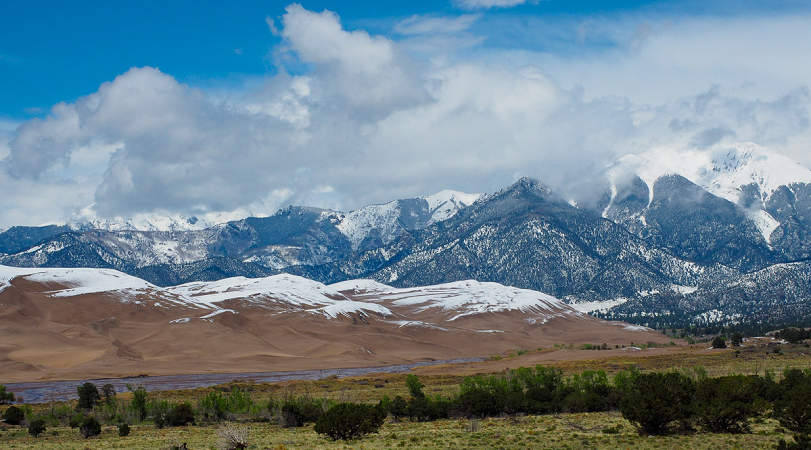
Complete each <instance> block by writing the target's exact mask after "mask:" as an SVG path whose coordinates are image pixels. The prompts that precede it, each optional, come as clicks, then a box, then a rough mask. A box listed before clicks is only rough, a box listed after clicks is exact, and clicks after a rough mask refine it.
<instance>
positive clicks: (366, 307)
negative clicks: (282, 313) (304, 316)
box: [307, 300, 394, 319]
mask: <svg viewBox="0 0 811 450" xmlns="http://www.w3.org/2000/svg"><path fill="white" fill-rule="evenodd" d="M307 311H308V312H311V313H318V314H323V315H324V316H326V317H328V318H330V319H337V318H338V316H347V317H350V313H356V314H357V313H360V312H362V311H370V312H374V313H377V314H380V315H382V316H393V315H394V314H393V313H392V312H391V311H390V310H389V309H388V308H386V307H385V306H381V305H376V304H374V303H367V302H357V301H353V300H341V301H336V302H335V303H333V304H331V305H327V306H322V307H321V308H314V309H308V310H307Z"/></svg>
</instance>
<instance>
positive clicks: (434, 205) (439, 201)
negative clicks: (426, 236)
mask: <svg viewBox="0 0 811 450" xmlns="http://www.w3.org/2000/svg"><path fill="white" fill-rule="evenodd" d="M481 197H482V194H466V193H464V192H459V191H452V190H448V189H446V190H444V191H440V192H437V193H436V194H434V195H429V196H427V197H422V198H424V199H425V201H427V202H428V209H429V210H430V212H431V221H430V222H429V224H431V223H435V222H442V221H443V220H448V219H450V218H451V217H453V216H454V215H455V214H456V213H457V212H458V211H459V210H460V209H462V208H466V207H468V206H470V205H472V204H473V203H475V202H476V200H478V199H480V198H481Z"/></svg>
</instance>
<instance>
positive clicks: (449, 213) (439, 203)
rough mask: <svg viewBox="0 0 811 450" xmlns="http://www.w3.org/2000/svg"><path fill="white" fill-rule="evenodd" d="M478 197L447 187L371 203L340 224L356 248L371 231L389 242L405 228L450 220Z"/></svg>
mask: <svg viewBox="0 0 811 450" xmlns="http://www.w3.org/2000/svg"><path fill="white" fill-rule="evenodd" d="M479 198H481V194H465V193H463V192H457V191H451V190H444V191H441V192H438V193H436V194H434V195H430V196H427V197H417V198H414V199H405V200H395V201H392V202H388V203H384V204H382V205H369V206H365V207H363V208H360V209H357V210H355V211H352V212H350V213H348V214H346V215H345V216H344V217H343V219H342V220H341V222H340V223H339V224H338V225H337V227H338V229H339V230H340V231H341V233H343V234H344V236H346V237H347V238H348V239H349V241H350V242H352V246H353V248H355V249H357V248H358V247H359V246H360V245H361V243H362V242H363V241H364V240H365V239H367V237H369V236H370V235H372V233H374V234H375V235H376V237H378V238H379V239H380V240H381V242H382V243H388V242H391V241H392V240H393V239H394V238H396V237H397V236H398V235H399V234H400V233H402V232H403V230H410V229H419V228H424V227H427V226H429V225H431V224H433V223H436V222H441V221H443V220H446V219H449V218H451V217H453V216H454V215H455V214H456V213H457V212H458V211H459V210H460V209H462V208H465V207H467V206H469V205H470V204H472V203H473V202H475V201H476V200H478V199H479Z"/></svg>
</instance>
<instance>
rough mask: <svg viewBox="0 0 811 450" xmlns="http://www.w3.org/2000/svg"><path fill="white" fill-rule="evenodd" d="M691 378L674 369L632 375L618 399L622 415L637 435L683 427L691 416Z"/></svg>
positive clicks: (660, 432) (692, 386) (662, 432)
mask: <svg viewBox="0 0 811 450" xmlns="http://www.w3.org/2000/svg"><path fill="white" fill-rule="evenodd" d="M694 390H695V386H694V385H693V380H691V379H690V378H688V377H686V376H684V375H682V374H680V373H676V372H670V373H646V374H640V375H638V376H636V378H635V379H634V381H633V382H632V383H631V386H630V388H629V390H628V391H627V392H626V393H625V395H624V396H623V398H622V401H621V402H620V411H621V412H622V417H624V418H625V419H626V420H628V421H629V422H631V423H633V424H634V425H635V426H636V427H637V431H638V432H639V434H640V435H649V434H652V435H661V434H666V433H668V432H671V431H674V430H675V429H676V428H677V427H681V428H682V429H685V428H687V427H688V424H689V420H690V419H691V418H692V416H693V404H692V402H693V392H694Z"/></svg>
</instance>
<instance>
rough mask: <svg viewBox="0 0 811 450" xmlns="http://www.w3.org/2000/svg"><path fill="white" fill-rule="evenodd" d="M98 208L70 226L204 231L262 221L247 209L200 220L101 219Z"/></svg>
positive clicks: (153, 216) (158, 216)
mask: <svg viewBox="0 0 811 450" xmlns="http://www.w3.org/2000/svg"><path fill="white" fill-rule="evenodd" d="M94 206H95V205H90V206H88V207H87V208H84V209H82V210H81V211H80V212H79V213H78V214H76V215H74V216H73V217H71V219H70V220H68V226H70V228H71V229H73V230H75V231H87V230H104V231H200V230H204V229H206V228H210V227H212V226H214V225H219V224H222V223H226V222H231V221H235V220H241V219H245V218H247V217H262V216H261V215H255V214H254V213H253V212H251V211H249V210H247V209H237V210H234V211H231V212H216V213H208V214H202V215H198V216H190V217H187V216H184V215H179V214H169V213H163V212H151V213H141V214H136V215H134V216H132V217H129V218H125V217H116V218H113V219H105V218H101V217H99V216H98V214H96V212H95V210H94Z"/></svg>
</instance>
